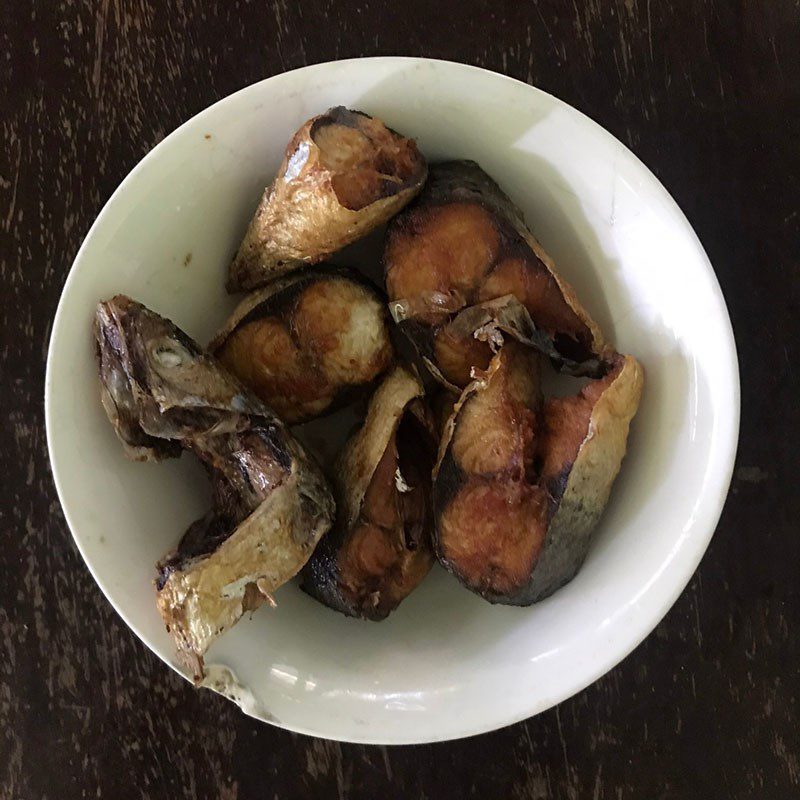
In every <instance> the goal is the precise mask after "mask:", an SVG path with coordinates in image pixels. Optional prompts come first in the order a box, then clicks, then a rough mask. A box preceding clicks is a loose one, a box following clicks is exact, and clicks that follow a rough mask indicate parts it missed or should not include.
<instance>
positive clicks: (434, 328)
mask: <svg viewBox="0 0 800 800" xmlns="http://www.w3.org/2000/svg"><path fill="white" fill-rule="evenodd" d="M384 268H385V272H386V285H387V289H388V293H389V298H390V309H391V312H392V316H393V317H394V319H395V321H396V322H397V323H398V325H399V326H400V328H401V330H403V331H404V333H406V335H407V336H408V337H409V338H410V339H411V341H412V342H413V343H414V345H415V347H416V348H417V350H418V351H419V352H420V355H421V356H422V357H423V358H424V359H425V361H426V364H427V365H428V367H429V368H431V370H432V372H433V374H434V377H436V378H437V379H438V380H440V381H442V382H443V383H444V384H445V385H447V386H448V387H449V388H452V387H454V386H457V387H459V388H464V386H465V385H466V383H468V380H466V381H465V378H466V377H468V375H469V370H470V367H472V366H475V367H478V368H481V369H485V368H486V364H485V363H481V358H482V357H483V358H484V359H485V352H486V349H485V348H483V350H481V349H480V348H475V347H474V346H473V347H470V346H469V341H468V340H469V336H470V334H474V333H476V331H477V329H474V330H472V331H469V330H467V329H466V327H465V324H466V321H467V320H466V319H465V318H464V316H466V317H467V318H468V317H469V314H468V312H469V311H470V309H471V308H473V307H474V306H489V307H490V308H492V310H493V312H494V314H495V315H496V316H498V317H500V318H501V321H502V320H505V321H506V322H508V321H509V320H511V319H513V320H514V323H513V325H512V326H511V328H510V329H507V328H506V329H504V331H505V333H506V335H510V336H515V335H516V334H517V333H518V332H519V331H520V330H522V329H525V330H526V331H527V338H528V340H532V342H533V343H534V344H535V345H536V346H537V347H539V348H540V349H542V351H543V352H545V353H546V355H548V356H549V357H550V358H551V359H552V360H553V363H554V364H555V365H556V367H557V368H558V369H559V370H560V371H563V372H566V373H568V374H573V375H587V376H591V377H599V376H600V375H602V374H603V373H604V371H605V370H606V369H607V368H608V360H609V359H610V358H611V356H612V355H613V350H612V348H611V347H610V346H609V345H608V344H607V342H606V341H605V339H604V337H603V335H602V333H601V332H600V329H599V327H598V326H597V324H596V323H595V322H594V320H593V319H592V318H591V317H590V316H589V314H588V313H587V311H586V310H585V309H584V308H583V306H582V305H581V304H580V302H579V301H578V299H577V297H576V296H575V292H574V290H573V289H572V287H571V286H570V285H569V284H568V283H567V282H566V281H565V280H564V279H563V278H561V276H560V275H559V274H558V273H557V271H556V268H555V265H554V264H553V261H552V259H551V258H550V257H549V256H548V255H547V253H546V252H545V251H544V249H543V248H542V246H541V244H539V242H538V241H537V240H536V238H535V237H534V236H533V234H532V233H531V232H530V230H529V229H528V228H527V226H526V225H525V221H524V218H523V216H522V212H521V211H520V210H519V209H518V208H517V207H516V206H515V205H514V204H513V202H512V201H511V200H510V199H509V198H508V197H507V196H506V194H505V193H504V192H503V191H502V190H501V189H500V187H499V186H498V185H497V184H496V183H495V181H494V180H492V178H491V177H489V175H487V174H486V173H485V172H484V171H483V170H482V169H481V168H480V167H479V166H478V165H477V164H476V163H475V162H472V161H450V162H446V163H441V164H434V165H432V166H431V168H430V176H429V178H428V181H427V183H426V184H425V187H424V189H423V191H422V193H421V194H420V196H419V198H418V199H417V201H416V202H415V203H414V204H413V205H411V206H410V207H409V208H408V209H406V210H405V211H404V212H403V213H402V214H400V215H398V217H396V218H395V219H394V220H393V221H392V223H391V224H390V226H389V230H388V232H387V239H386V248H385V252H384ZM501 299H503V300H504V301H505V306H507V307H504V304H502V303H500V300H501ZM512 301H514V302H512ZM456 315H459V316H462V319H461V323H460V325H459V326H458V336H457V337H456V333H455V331H454V330H452V329H451V328H450V325H451V323H452V321H453V320H454V317H455V316H456ZM484 324H485V323H484ZM498 327H499V328H500V329H503V325H502V324H501V325H499V326H498ZM457 339H458V340H460V341H461V346H460V351H461V354H462V362H463V363H460V364H459V363H458V359H457V358H456V357H455V356H454V355H453V351H454V345H453V343H454V341H456V340H457ZM443 340H444V343H446V344H449V347H448V348H447V349H445V350H444V351H442V350H441V345H442V343H443ZM485 341H489V340H485ZM529 343H530V342H529ZM495 349H496V348H495ZM445 354H446V355H450V356H451V358H449V359H448V358H443V355H445ZM476 357H477V362H476V363H473V361H474V360H475V358H476Z"/></svg>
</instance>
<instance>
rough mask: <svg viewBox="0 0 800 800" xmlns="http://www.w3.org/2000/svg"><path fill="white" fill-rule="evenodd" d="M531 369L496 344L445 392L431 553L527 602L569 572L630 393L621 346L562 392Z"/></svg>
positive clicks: (630, 369)
mask: <svg viewBox="0 0 800 800" xmlns="http://www.w3.org/2000/svg"><path fill="white" fill-rule="evenodd" d="M542 369H543V365H542V356H541V355H540V354H539V353H538V352H537V351H536V350H535V349H533V348H530V347H528V346H526V345H524V344H521V343H519V342H517V341H514V340H511V341H509V342H507V343H506V344H504V345H503V346H502V347H501V348H500V350H499V351H498V353H497V354H496V355H495V356H494V357H493V358H492V360H491V363H490V365H489V367H488V369H487V370H485V371H478V372H477V373H476V376H475V379H474V380H473V381H472V382H471V383H470V384H469V385H468V386H467V388H466V389H465V390H464V391H463V393H462V395H461V397H460V398H459V400H458V401H457V402H456V404H455V407H454V409H453V412H452V414H451V416H450V418H449V420H448V421H447V423H446V425H445V431H444V435H443V437H442V441H441V443H440V449H439V457H438V460H437V464H436V467H435V469H434V482H433V497H434V509H435V518H436V528H435V534H434V541H435V548H436V552H437V556H438V558H439V560H440V562H441V563H442V564H443V565H444V566H445V568H446V569H448V570H449V571H450V572H452V573H453V574H454V575H455V576H456V577H457V578H458V579H459V580H460V581H461V582H462V583H463V584H464V585H465V586H467V587H468V588H469V589H471V590H472V591H474V592H476V593H478V594H480V595H481V596H482V597H484V598H486V599H487V600H489V601H490V602H493V603H504V604H508V605H530V604H531V603H534V602H536V601H538V600H541V599H543V598H545V597H547V596H548V595H550V594H552V593H553V592H554V591H556V590H557V589H558V588H559V587H561V586H563V585H564V584H565V583H567V582H568V581H569V580H571V579H572V578H573V577H574V575H575V573H576V572H577V571H578V569H579V568H580V566H581V564H582V563H583V561H584V559H585V557H586V553H587V551H588V548H589V542H590V537H591V533H592V531H593V530H594V528H595V526H596V525H597V522H598V521H599V519H600V516H601V514H602V512H603V509H604V508H605V506H606V503H607V501H608V497H609V493H610V491H611V486H612V484H613V482H614V479H615V478H616V476H617V473H618V472H619V469H620V466H621V463H622V459H623V456H624V455H625V450H626V442H627V437H628V430H629V426H630V422H631V419H632V418H633V416H634V414H635V413H636V410H637V408H638V405H639V399H640V396H641V392H642V383H643V373H642V369H641V367H640V365H639V364H638V362H637V361H636V360H635V359H634V358H633V357H632V356H622V355H617V356H615V357H614V360H613V362H612V364H611V366H610V368H609V371H608V372H607V374H606V375H605V376H604V377H602V378H599V379H595V380H590V381H589V382H588V383H587V384H586V386H584V387H583V389H581V390H580V392H579V393H577V394H576V395H573V396H567V397H551V398H548V399H546V400H545V399H544V397H543V394H542V391H541V370H542Z"/></svg>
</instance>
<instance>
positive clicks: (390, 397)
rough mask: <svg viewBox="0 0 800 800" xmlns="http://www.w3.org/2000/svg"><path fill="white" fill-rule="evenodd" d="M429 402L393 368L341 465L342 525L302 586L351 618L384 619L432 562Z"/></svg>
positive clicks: (409, 377) (337, 487)
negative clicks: (427, 403) (425, 402)
mask: <svg viewBox="0 0 800 800" xmlns="http://www.w3.org/2000/svg"><path fill="white" fill-rule="evenodd" d="M423 396H424V390H423V387H422V384H421V383H420V381H419V379H418V378H417V377H416V376H415V375H413V374H412V373H411V372H410V371H409V370H407V369H406V368H405V367H402V366H397V367H395V368H393V370H392V371H391V372H390V373H389V374H388V375H387V376H386V378H385V379H384V381H383V383H382V384H381V385H380V386H379V388H378V389H377V391H376V393H375V395H374V396H373V398H372V400H371V402H370V405H369V408H368V410H367V416H366V419H365V421H364V425H363V426H362V427H361V428H360V429H359V430H358V431H357V432H356V433H355V434H354V435H353V436H352V437H351V439H350V440H349V441H348V442H347V444H346V445H345V447H344V449H343V450H342V453H341V454H340V456H339V458H338V460H337V463H336V467H335V471H334V474H335V479H334V492H335V496H336V499H337V519H336V523H335V525H334V527H333V529H332V530H331V531H330V533H328V534H327V535H326V536H325V537H323V539H322V541H321V542H320V545H319V546H318V547H317V549H316V551H315V552H314V555H313V556H312V557H311V559H310V560H309V562H308V564H307V565H306V566H305V568H304V569H303V573H302V583H301V588H302V589H303V590H304V591H305V592H306V593H308V594H309V595H311V596H312V597H314V598H315V599H316V600H319V601H320V602H321V603H323V604H325V605H326V606H328V607H329V608H332V609H334V610H336V611H339V612H341V613H343V614H345V615H346V616H350V617H357V618H360V619H366V620H373V621H379V620H382V619H385V618H386V617H387V616H388V615H389V614H390V613H391V612H392V611H393V610H394V609H395V608H396V607H397V606H398V605H399V604H400V603H401V602H402V601H403V599H405V597H407V596H408V595H409V594H410V593H411V591H413V589H414V588H416V586H418V585H419V583H420V582H421V581H422V580H423V578H424V577H425V575H426V574H427V573H428V571H429V570H430V568H431V566H432V564H433V561H434V556H433V551H432V544H431V533H432V526H433V520H432V500H431V496H430V491H431V487H430V471H431V468H432V465H433V461H434V449H435V438H436V437H435V433H434V430H433V423H432V420H431V417H430V414H429V412H428V410H427V407H426V406H425V405H424V404H423Z"/></svg>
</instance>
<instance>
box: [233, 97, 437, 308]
mask: <svg viewBox="0 0 800 800" xmlns="http://www.w3.org/2000/svg"><path fill="white" fill-rule="evenodd" d="M426 176H427V165H426V162H425V159H424V158H423V156H422V154H421V153H420V152H419V150H418V149H417V146H416V144H415V143H414V141H413V140H412V139H407V138H406V137H404V136H401V135H400V134H399V133H396V132H395V131H393V130H391V129H390V128H387V127H386V125H384V123H383V122H381V121H380V120H379V119H377V118H375V117H371V116H369V115H368V114H365V113H363V112H362V111H351V110H349V109H346V108H343V107H342V106H337V107H336V108H331V109H330V110H329V111H327V112H326V113H324V114H321V115H320V116H317V117H313V118H312V119H310V120H308V121H307V122H306V123H305V124H304V125H303V126H302V127H301V128H300V130H298V131H297V133H295V135H294V137H293V138H292V140H291V142H290V143H289V146H288V147H287V149H286V155H285V156H284V159H283V162H282V164H281V166H280V168H279V169H278V174H277V176H276V178H275V180H274V181H273V182H272V184H271V185H270V186H269V187H267V189H266V191H265V192H264V195H263V197H262V198H261V202H260V203H259V206H258V208H257V209H256V213H255V216H254V217H253V219H252V221H251V222H250V226H249V228H248V229H247V233H246V234H245V237H244V240H243V241H242V243H241V245H240V247H239V250H238V252H237V254H236V256H235V258H234V259H233V263H232V264H231V266H230V270H229V274H228V283H227V286H228V291H231V292H237V291H244V290H248V289H253V288H256V287H258V286H262V285H264V284H265V283H266V282H267V281H269V280H271V279H273V278H275V277H278V276H279V275H283V274H285V273H287V272H291V271H292V270H296V269H298V268H300V267H302V266H304V265H308V264H315V263H318V262H320V261H323V260H325V259H326V258H327V257H328V256H330V255H331V254H332V253H335V252H337V251H338V250H341V249H342V248H343V247H345V246H346V245H348V244H351V243H352V242H355V241H357V240H358V239H360V238H362V237H363V236H366V235H367V234H368V233H369V232H370V231H372V230H374V229H375V228H377V227H378V226H379V225H382V224H383V223H385V222H387V221H388V220H389V219H390V218H391V217H392V216H394V215H395V214H396V213H397V212H398V211H400V209H402V208H403V207H404V206H405V205H406V204H407V203H408V202H409V201H410V200H411V199H412V198H413V197H414V196H415V195H416V194H417V193H418V192H419V190H420V189H421V188H422V184H423V183H424V182H425V178H426Z"/></svg>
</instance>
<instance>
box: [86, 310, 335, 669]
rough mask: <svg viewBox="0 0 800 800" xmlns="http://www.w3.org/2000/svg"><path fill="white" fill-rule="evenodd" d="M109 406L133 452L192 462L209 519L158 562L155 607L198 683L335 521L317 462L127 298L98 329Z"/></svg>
mask: <svg viewBox="0 0 800 800" xmlns="http://www.w3.org/2000/svg"><path fill="white" fill-rule="evenodd" d="M94 338H95V344H96V353H97V360H98V368H99V374H100V384H101V399H102V403H103V407H104V408H105V410H106V413H107V415H108V418H109V420H110V421H111V423H112V425H113V426H114V428H115V430H116V433H117V436H118V437H119V439H120V441H121V442H122V445H123V447H124V449H125V452H126V453H127V455H128V456H129V457H131V458H133V459H136V460H142V461H148V460H159V459H162V458H169V457H175V456H179V455H180V454H181V452H182V451H183V450H188V451H189V452H191V453H193V454H194V455H195V456H196V457H197V458H198V459H199V460H200V461H201V462H202V464H203V466H204V467H205V469H206V471H207V472H208V474H209V478H210V482H211V487H212V505H211V510H210V511H209V512H208V513H207V514H206V515H205V516H204V517H203V518H202V519H200V520H198V521H196V522H195V523H193V524H192V525H191V526H190V527H189V529H188V530H187V531H186V533H185V534H184V536H183V538H182V539H181V541H180V543H179V544H178V546H177V548H176V549H175V550H174V551H173V552H171V553H169V554H168V555H166V556H165V557H164V558H163V559H162V560H161V561H160V562H159V564H158V568H157V569H158V576H157V579H156V589H157V605H158V609H159V612H160V613H161V616H162V618H163V620H164V623H165V624H166V626H167V630H168V631H169V632H170V634H171V635H172V638H173V639H174V641H175V644H176V647H177V650H178V656H179V659H180V660H181V662H182V663H183V664H184V666H186V667H187V668H188V669H189V670H190V671H191V674H192V676H193V677H194V679H195V681H197V682H199V681H200V680H201V679H202V677H203V654H204V653H205V651H206V650H207V649H208V647H209V645H210V644H211V643H212V641H214V639H215V638H216V637H217V636H219V635H220V634H221V633H223V632H224V631H225V630H227V629H229V628H230V627H231V626H232V625H234V624H235V623H236V622H237V621H238V620H239V619H240V617H241V616H242V615H243V614H244V613H245V612H247V611H251V610H253V609H255V608H256V607H258V606H259V605H261V603H263V602H264V601H265V600H268V601H269V600H271V596H272V593H273V592H274V591H275V590H276V589H277V588H278V587H280V586H281V585H282V584H284V583H285V582H286V581H288V580H289V579H290V578H291V577H292V576H293V575H295V574H296V573H297V572H298V571H299V570H300V569H301V568H302V566H303V565H304V564H305V563H306V561H307V560H308V558H309V557H310V556H311V553H312V552H313V549H314V547H315V545H316V543H317V542H318V541H319V539H320V538H321V537H322V535H323V534H324V533H325V532H326V531H327V530H328V529H329V528H330V526H331V524H332V522H333V518H334V513H335V509H334V501H333V498H332V495H331V492H330V489H329V488H328V486H327V484H326V482H325V479H324V477H323V475H322V473H321V471H320V469H319V467H318V465H317V464H316V463H315V462H314V461H313V460H312V459H311V458H309V457H308V456H307V455H306V453H305V452H304V451H303V448H302V447H301V445H300V444H299V443H298V442H297V441H296V440H295V439H294V437H293V436H292V435H291V433H290V432H289V431H288V430H287V428H286V426H285V425H284V424H283V422H282V421H281V420H280V419H279V418H278V417H277V416H276V415H275V413H274V412H272V411H271V410H270V409H269V408H267V407H266V406H265V405H264V404H263V403H262V402H261V401H260V400H259V399H258V398H256V397H255V396H254V395H252V394H251V393H250V392H249V391H247V390H246V389H245V388H244V387H242V385H241V384H240V383H239V382H238V381H237V380H236V379H235V378H234V377H233V376H231V375H230V374H229V373H228V372H226V371H225V369H224V368H223V367H222V366H221V365H220V364H219V362H217V361H216V360H215V359H214V358H213V357H212V356H210V355H208V354H206V353H204V352H203V351H202V349H201V348H200V347H199V346H198V345H197V344H196V343H195V342H194V341H192V339H190V338H189V337H188V336H187V335H186V334H185V333H184V332H183V331H181V330H179V329H178V328H177V327H176V326H175V325H174V324H173V323H172V322H170V321H169V320H166V319H164V318H163V317H161V316H159V315H158V314H156V313H154V312H153V311H151V310H149V309H148V308H146V307H145V306H143V305H141V304H140V303H137V302H135V301H133V300H131V299H130V298H128V297H125V296H123V295H118V296H116V297H113V298H112V299H110V300H107V301H105V302H101V303H99V304H98V306H97V311H96V315H95V321H94Z"/></svg>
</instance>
